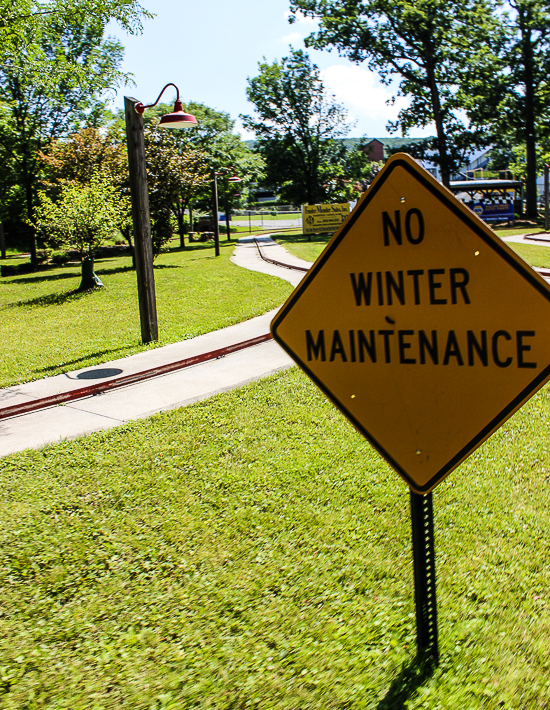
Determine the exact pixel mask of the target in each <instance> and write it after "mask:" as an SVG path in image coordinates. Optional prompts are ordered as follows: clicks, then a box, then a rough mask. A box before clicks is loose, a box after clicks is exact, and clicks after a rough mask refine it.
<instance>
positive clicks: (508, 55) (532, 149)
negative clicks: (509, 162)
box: [464, 0, 550, 219]
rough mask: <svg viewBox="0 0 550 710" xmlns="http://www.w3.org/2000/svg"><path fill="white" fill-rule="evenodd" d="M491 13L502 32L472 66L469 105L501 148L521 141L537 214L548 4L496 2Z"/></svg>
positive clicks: (531, 211)
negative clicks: (538, 148) (538, 151)
mask: <svg viewBox="0 0 550 710" xmlns="http://www.w3.org/2000/svg"><path fill="white" fill-rule="evenodd" d="M493 13H494V15H495V16H498V18H499V21H500V27H499V32H495V33H494V35H493V37H492V38H491V42H490V44H489V45H488V46H486V47H485V48H484V49H483V51H482V52H480V53H479V54H480V56H479V59H478V61H476V62H475V63H474V64H473V65H472V66H471V67H470V71H469V73H468V77H467V78H468V82H467V86H468V90H467V91H465V97H464V99H465V105H466V108H467V110H468V113H469V116H470V118H471V120H472V122H473V123H476V124H478V125H480V126H489V128H490V130H491V134H492V140H493V142H494V144H495V145H496V146H497V147H498V148H499V149H501V150H502V149H504V150H508V151H511V150H512V148H516V149H517V148H519V146H523V148H524V153H525V158H524V161H525V187H526V191H525V192H526V213H527V217H529V218H531V219H533V218H535V217H536V216H537V184H536V183H537V167H538V162H540V161H537V144H538V143H541V142H542V143H544V142H546V141H547V140H548V138H549V137H550V130H549V129H548V113H549V108H550V93H549V89H548V74H549V72H550V8H549V6H548V3H546V2H543V1H542V0H510V2H507V3H506V4H504V3H503V2H495V3H494V5H493ZM517 152H518V151H517V150H516V151H515V153H517ZM520 152H521V151H520ZM520 162H521V161H520Z"/></svg>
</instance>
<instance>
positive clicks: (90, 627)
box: [0, 369, 550, 710]
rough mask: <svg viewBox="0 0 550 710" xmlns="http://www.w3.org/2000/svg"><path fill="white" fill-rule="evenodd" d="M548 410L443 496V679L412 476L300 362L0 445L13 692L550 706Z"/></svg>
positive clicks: (428, 707)
mask: <svg viewBox="0 0 550 710" xmlns="http://www.w3.org/2000/svg"><path fill="white" fill-rule="evenodd" d="M549 424H550V398H549V391H548V389H544V390H543V391H541V392H540V393H538V394H537V395H536V396H535V397H534V398H533V399H532V400H531V401H530V402H529V403H528V404H527V405H526V406H525V407H524V408H523V409H522V410H521V411H520V412H519V413H517V414H516V415H515V416H514V417H513V418H512V419H511V420H510V421H509V422H508V423H507V424H506V425H505V426H504V427H503V428H502V429H501V430H499V432H497V433H496V434H495V435H494V436H493V437H492V438H491V439H490V440H489V441H488V442H487V443H486V444H484V445H483V446H482V447H481V449H479V450H478V451H477V452H476V453H475V454H474V455H473V456H472V457H471V458H470V459H469V460H468V462H466V463H465V464H463V465H462V466H461V467H460V468H459V469H458V470H457V471H455V472H454V473H452V474H451V476H450V477H449V478H448V479H447V480H446V481H444V482H443V483H442V484H441V485H440V486H439V487H438V488H437V489H436V491H435V493H434V510H435V536H436V557H437V579H438V583H437V584H438V602H439V624H440V635H441V636H440V648H441V663H440V665H439V667H438V668H437V669H436V670H435V671H434V673H433V674H432V675H430V674H429V673H423V672H422V669H419V668H418V667H417V666H416V665H415V662H414V658H415V621H414V605H413V581H412V564H411V542H410V517H409V499H408V492H407V487H406V485H405V484H404V483H403V482H402V481H401V480H400V479H399V477H398V476H397V474H395V473H394V472H392V471H391V470H390V469H389V467H388V466H387V465H386V464H385V463H384V462H383V461H382V460H381V459H380V458H379V456H378V455H377V454H375V452H374V451H373V450H372V448H371V447H370V446H369V445H368V444H367V443H366V442H365V441H364V440H363V439H362V438H361V437H360V436H359V435H358V434H357V433H356V432H355V431H354V430H353V429H352V427H351V426H350V425H349V424H348V423H347V422H346V421H345V420H344V419H343V417H342V416H341V415H340V414H339V413H338V412H337V411H336V410H335V409H334V407H333V406H332V405H331V404H329V403H328V401H327V400H326V399H325V398H324V397H323V396H322V395H321V394H320V393H319V392H318V390H317V389H316V388H315V387H314V386H313V384H311V383H310V382H309V381H307V379H306V378H305V376H303V375H302V374H301V373H300V372H299V371H297V370H296V369H293V370H290V371H286V372H284V373H280V374H278V375H276V376H273V377H271V378H269V379H267V380H265V381H262V382H257V383H254V384H252V385H249V386H247V387H244V388H242V389H240V390H238V391H234V392H231V393H226V394H223V395H220V396H217V397H214V398H213V399H211V400H208V401H205V402H202V403H199V404H196V405H193V406H190V407H188V408H186V409H182V410H177V411H172V412H168V413H164V414H160V415H157V416H154V417H152V418H151V419H148V420H146V421H141V422H135V423H132V424H129V425H127V426H124V427H121V428H118V429H115V430H112V431H110V432H107V433H100V434H94V435H92V436H89V437H86V438H82V439H79V440H77V441H74V442H69V443H63V444H59V445H56V446H49V447H46V448H44V449H43V450H41V451H31V452H27V453H22V454H18V455H13V456H9V457H6V458H4V459H2V460H1V461H0V486H1V490H0V495H1V496H2V501H3V505H2V508H1V509H0V518H1V524H0V529H1V538H0V590H1V591H0V594H1V596H0V607H1V608H0V707H2V708H3V709H5V710H21V709H23V708H25V709H27V708H28V709H32V710H46V709H48V710H50V709H53V708H56V709H57V708H71V710H82V709H84V708H85V709H87V710H88V709H89V710H100V709H101V710H103V709H107V708H108V709H112V710H115V709H116V710H120V709H124V708H128V709H129V710H130V709H131V710H151V709H154V710H160V709H161V708H170V709H173V710H176V709H177V710H182V709H189V710H191V709H195V708H205V709H206V708H208V709H212V710H214V709H215V710H229V709H234V710H237V709H243V710H244V709H246V710H248V709H249V708H254V709H257V710H268V709H269V710H306V709H307V710H320V709H322V710H343V709H349V710H362V709H369V710H396V709H399V708H408V709H409V710H412V709H413V708H415V709H418V708H423V709H425V710H442V709H444V710H477V709H479V708H487V709H491V710H492V709H497V708H504V709H505V710H520V709H521V710H534V709H540V710H542V709H543V708H548V707H549V706H550V656H549V653H548V649H549V648H550V564H549V559H550V537H549V534H548V530H549V529H550V492H549V491H550V489H549V485H548V484H549V481H550V457H549V447H550V443H549V437H548V429H549Z"/></svg>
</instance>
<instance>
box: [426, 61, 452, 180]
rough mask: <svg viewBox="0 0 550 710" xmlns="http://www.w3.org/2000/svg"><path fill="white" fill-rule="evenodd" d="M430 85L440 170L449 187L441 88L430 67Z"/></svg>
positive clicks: (433, 69) (432, 67)
mask: <svg viewBox="0 0 550 710" xmlns="http://www.w3.org/2000/svg"><path fill="white" fill-rule="evenodd" d="M427 75H428V84H429V87H430V94H431V97H432V111H433V115H434V122H435V129H436V133H437V147H438V151H439V169H440V171H441V182H442V183H443V184H444V185H445V187H449V183H450V181H451V166H450V164H449V162H450V161H449V155H448V152H447V136H446V135H445V128H444V125H443V111H442V110H441V100H440V98H439V88H438V86H437V81H436V78H435V67H434V66H433V65H431V64H430V65H428V68H427Z"/></svg>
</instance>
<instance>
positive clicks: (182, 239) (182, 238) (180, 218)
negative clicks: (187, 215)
mask: <svg viewBox="0 0 550 710" xmlns="http://www.w3.org/2000/svg"><path fill="white" fill-rule="evenodd" d="M183 215H184V210H178V214H177V220H178V234H179V235H180V249H185V230H184V228H183V226H184V225H183Z"/></svg>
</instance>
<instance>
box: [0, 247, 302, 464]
mask: <svg viewBox="0 0 550 710" xmlns="http://www.w3.org/2000/svg"><path fill="white" fill-rule="evenodd" d="M265 241H266V240H265V239H264V243H265ZM267 241H268V243H269V242H270V241H271V240H267ZM272 245H274V242H272ZM265 248H270V249H276V251H277V255H278V258H280V259H281V261H288V262H290V261H291V260H292V259H293V258H294V257H291V256H290V255H289V254H288V253H287V252H286V250H284V249H283V247H280V246H278V245H277V246H276V247H275V246H271V247H267V246H266V247H265ZM233 260H234V262H235V263H236V264H238V265H239V266H244V267H245V268H251V269H254V270H257V271H262V272H263V273H268V274H271V275H273V276H279V277H281V278H285V279H287V280H289V281H290V282H291V283H293V284H296V283H298V281H299V280H300V279H301V278H302V277H303V275H304V274H303V273H300V272H293V271H290V270H289V269H285V268H282V267H278V266H275V265H273V264H268V263H266V262H265V261H263V260H262V259H261V258H260V256H259V254H258V250H257V249H256V247H255V246H254V244H253V243H252V244H251V243H250V242H248V243H246V240H245V244H238V245H237V246H236V248H235V256H234V257H233ZM296 261H297V262H300V263H302V264H303V263H307V262H301V260H299V259H298V260H296ZM276 312H277V311H276V310H274V311H271V312H269V313H266V314H265V315H262V316H258V317H257V318H252V319H250V320H248V321H245V322H243V323H239V324H237V325H233V326H230V327H229V328H224V329H222V330H218V331H215V332H213V333H207V334H205V335H201V336H199V337H197V338H191V339H189V340H184V341H181V342H179V343H174V344H172V345H166V346H164V347H162V348H156V349H152V350H147V351H145V352H142V353H138V354H137V355H132V356H130V357H126V358H121V359H119V360H113V361H111V362H106V363H103V364H101V365H98V366H94V367H91V368H86V369H84V370H75V371H73V372H68V373H65V374H63V375H57V376H55V377H49V378H45V379H42V380H36V381H34V382H28V383H27V384H23V385H15V386H13V387H8V388H5V389H2V390H0V407H8V406H12V405H16V404H20V403H26V402H31V401H33V400H36V399H40V398H43V397H48V396H52V395H56V394H59V393H64V392H70V391H72V390H75V389H78V388H81V387H83V386H86V385H90V384H95V383H97V382H107V381H112V380H116V379H117V377H124V376H127V375H132V374H135V373H138V372H142V371H144V370H147V369H151V368H154V367H159V366H162V365H166V364H169V363H173V362H177V361H179V360H183V359H186V358H189V357H192V356H195V355H199V354H202V353H206V352H210V351H212V350H217V349H220V348H224V347H227V346H230V345H233V344H235V343H239V342H242V341H244V340H249V339H251V338H255V337H257V336H261V335H264V334H266V333H268V332H269V324H270V323H271V320H272V318H273V316H274V315H275V313H276ZM292 364H293V362H292V360H291V359H290V358H289V357H288V355H287V354H286V353H285V352H284V351H283V350H282V349H281V348H280V347H279V346H278V345H277V344H276V343H275V342H274V341H273V340H271V341H268V342H266V343H262V344H261V345H256V346H254V347H251V348H247V349H246V350H241V351H239V352H235V353H231V354H229V355H226V356H225V357H223V358H220V359H217V360H211V361H208V362H205V363H202V364H198V365H194V366H192V367H187V368H185V369H183V370H178V371H176V372H173V373H170V374H167V375H163V376H161V377H156V378H154V379H150V380H146V381H144V382H139V383H136V384H132V385H128V386H125V387H121V388H119V389H116V390H112V391H110V392H106V393H104V394H99V395H96V396H93V397H87V398H86V399H79V400H76V401H72V402H69V403H67V404H64V405H61V406H55V407H50V408H48V409H42V410H38V411H36V412H32V413H29V414H24V415H21V416H16V417H12V418H10V419H4V420H0V455H6V454H10V453H15V452H17V451H22V450H23V449H27V448H33V449H37V448H40V447H42V446H44V445H45V444H48V443H54V442H57V441H60V440H62V439H71V438H74V437H76V436H81V435H83V434H90V433H92V432H94V431H101V430H103V429H110V428H112V427H115V426H119V425H120V424H124V423H125V422H127V421H130V420H133V419H142V418H144V417H148V416H150V415H152V414H155V413H157V412H161V411H164V410H168V409H175V408H177V407H182V406H185V405H187V404H191V403H193V402H197V401H199V400H201V399H206V398H208V397H211V396H212V395H214V394H217V393H219V392H225V391H227V390H231V389H235V388H237V387H241V386H242V385H244V384H246V383H247V382H252V381H254V380H257V379H259V378H261V377H266V376H267V375H270V374H273V373H274V372H277V371H279V370H282V369H285V368H287V367H290V366H291V365H292ZM109 371H111V372H109Z"/></svg>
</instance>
